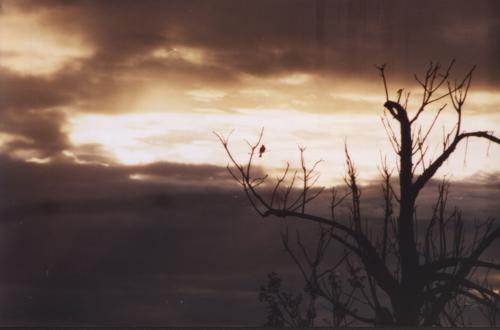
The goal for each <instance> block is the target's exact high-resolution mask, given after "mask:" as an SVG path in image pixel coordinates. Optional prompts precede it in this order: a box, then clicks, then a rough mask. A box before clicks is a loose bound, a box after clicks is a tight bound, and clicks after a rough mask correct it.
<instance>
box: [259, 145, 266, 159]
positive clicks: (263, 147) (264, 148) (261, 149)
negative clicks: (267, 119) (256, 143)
mask: <svg viewBox="0 0 500 330" xmlns="http://www.w3.org/2000/svg"><path fill="white" fill-rule="evenodd" d="M264 152H266V146H265V145H262V146H260V149H259V158H261V157H262V155H263V154H264Z"/></svg>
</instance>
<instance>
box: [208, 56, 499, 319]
mask: <svg viewBox="0 0 500 330" xmlns="http://www.w3.org/2000/svg"><path fill="white" fill-rule="evenodd" d="M453 65H454V61H452V62H451V63H450V64H449V65H448V66H447V67H445V68H444V70H443V68H441V66H440V65H439V64H435V63H432V62H431V63H430V65H429V68H428V69H427V71H426V72H425V75H424V77H423V78H419V77H417V76H416V75H415V79H416V81H417V82H418V84H419V85H420V87H421V89H422V93H423V96H422V100H421V102H420V104H419V106H418V107H417V108H416V109H415V110H413V111H411V112H410V110H409V109H408V108H409V106H408V104H409V102H408V101H409V98H410V93H409V92H408V93H404V90H402V89H400V90H398V91H397V98H396V99H395V100H391V99H390V98H389V94H390V93H389V88H388V84H387V79H386V74H385V65H382V66H379V67H377V69H378V70H379V72H380V75H381V78H382V82H383V86H384V90H385V98H386V101H385V103H384V108H385V109H384V115H383V116H382V122H383V124H384V127H385V129H386V132H387V135H388V139H389V140H390V142H391V145H392V147H393V149H394V152H395V153H396V155H397V159H398V161H397V172H398V174H399V182H398V184H397V187H396V188H395V187H394V186H393V183H394V180H393V179H392V174H393V171H392V170H391V169H390V168H389V166H388V164H387V162H386V161H385V160H384V162H383V163H382V166H381V168H380V171H381V174H382V178H383V181H382V182H383V183H382V195H383V199H384V204H385V207H384V217H383V219H381V222H377V223H375V222H372V221H370V223H368V221H367V220H366V219H367V218H366V217H363V216H362V214H361V207H360V205H361V189H360V186H359V184H358V182H357V170H356V168H355V165H354V163H353V162H352V160H351V158H350V156H349V153H348V150H347V147H346V149H345V154H346V167H347V173H346V177H345V183H346V186H347V190H346V192H345V193H344V194H341V195H340V194H339V191H340V190H339V189H338V188H335V187H334V188H332V189H331V203H330V205H329V209H330V211H329V213H330V216H322V215H318V214H314V213H312V212H309V211H308V205H309V204H310V203H311V202H312V201H313V200H315V199H316V198H317V197H318V196H320V194H322V193H323V192H324V188H317V187H316V186H315V184H316V181H317V179H318V173H317V171H316V167H317V165H318V164H319V162H316V163H314V164H313V165H312V166H310V167H308V166H307V164H306V162H305V159H304V151H305V148H300V157H301V158H300V159H301V167H300V169H298V170H295V171H294V170H292V169H291V168H290V166H289V165H288V166H287V167H286V169H285V170H284V172H283V175H282V176H280V177H278V178H277V179H276V182H275V183H273V184H271V185H270V184H269V181H270V179H269V177H268V176H267V175H265V176H262V177H255V176H254V174H253V171H252V166H253V160H254V157H255V155H256V154H257V153H258V150H259V149H258V148H259V146H262V138H263V130H262V131H261V132H260V135H259V137H258V139H257V141H256V142H255V143H248V146H249V150H250V152H249V157H248V159H247V160H246V163H244V164H243V163H240V162H239V161H238V160H237V159H236V158H235V156H234V155H233V153H232V152H231V150H230V148H229V139H228V138H226V137H224V136H222V135H220V134H217V133H216V135H217V137H218V138H219V139H220V142H221V143H222V146H223V147H224V148H225V151H226V152H227V155H228V157H229V160H230V165H228V167H227V169H228V171H229V173H230V174H231V175H232V177H233V178H234V179H235V180H236V181H237V182H238V183H239V184H240V185H241V187H242V188H243V191H244V192H245V194H246V196H247V198H248V200H249V202H250V203H251V205H252V206H253V208H254V209H255V211H256V212H257V213H258V214H259V215H260V216H261V217H264V218H267V217H277V218H286V219H292V218H293V219H299V220H303V221H307V222H312V223H316V224H318V225H319V228H320V230H319V238H318V240H317V244H316V246H315V249H314V250H313V251H311V250H310V249H309V250H308V249H307V248H306V246H305V244H303V243H302V241H301V238H300V235H299V233H297V239H296V243H297V244H296V245H297V247H298V252H297V251H295V250H294V249H293V248H292V247H291V244H290V240H289V235H288V230H287V232H286V234H284V235H283V243H284V246H285V249H286V251H287V252H288V253H289V254H290V256H291V257H292V259H293V261H294V262H295V263H296V265H297V267H298V268H299V270H300V272H301V274H302V276H303V277H304V280H305V282H306V288H307V290H306V291H307V292H308V293H310V294H312V296H311V297H312V298H311V304H312V305H311V306H313V307H314V306H315V304H316V303H317V301H319V300H322V301H323V302H327V303H328V304H329V308H330V309H331V311H332V314H331V315H332V317H331V322H332V323H331V324H332V325H337V326H338V325H344V326H345V325H349V324H352V323H355V324H371V325H399V326H421V325H424V326H434V325H453V326H456V325H466V324H467V320H466V318H465V316H464V315H465V314H466V312H467V311H468V309H470V306H474V304H476V305H478V306H480V309H481V311H482V312H483V314H484V315H485V317H486V318H487V320H488V322H490V324H494V323H495V321H496V318H497V315H498V313H499V312H500V309H499V301H500V300H499V298H500V295H499V294H498V291H495V290H493V289H492V288H491V287H490V286H489V285H488V283H487V282H486V281H485V279H487V276H488V274H489V272H494V271H500V264H499V262H498V260H497V261H488V260H483V259H482V258H481V257H482V256H483V254H484V252H485V251H486V250H487V249H488V248H490V247H491V246H492V244H493V243H494V242H495V241H496V240H497V239H499V237H500V226H499V225H496V224H495V222H494V220H492V219H491V220H487V221H484V222H482V223H479V222H475V223H474V225H473V228H472V229H471V230H469V229H468V232H469V233H470V234H466V231H465V228H466V227H467V226H468V223H465V222H464V220H463V219H462V214H461V212H460V211H459V210H456V209H455V210H453V211H452V212H451V213H450V212H447V211H446V204H447V198H448V188H449V184H448V182H446V181H443V182H442V184H441V185H439V189H438V198H437V200H436V204H435V205H434V208H433V215H432V217H431V218H430V219H427V220H420V219H417V217H416V202H417V199H418V196H419V194H420V192H421V191H422V189H423V188H424V187H425V186H426V185H427V184H428V183H429V181H430V180H431V179H432V178H433V177H434V175H435V174H436V172H437V171H438V169H439V168H441V166H442V165H443V164H444V163H445V162H446V161H447V160H448V158H449V157H450V156H451V154H452V153H453V152H454V151H455V150H456V148H457V146H458V145H459V144H460V143H462V142H463V141H467V140H468V139H469V138H480V139H485V140H488V141H489V143H491V142H493V143H495V144H500V140H499V139H498V138H497V137H495V136H494V135H493V133H492V132H488V131H473V132H467V131H464V130H463V129H462V113H463V106H464V104H465V101H466V99H467V95H468V92H469V88H470V85H471V80H472V73H473V71H474V67H473V68H472V69H471V70H470V71H469V72H468V73H467V74H466V75H465V76H464V77H463V78H462V79H461V80H459V81H452V80H451V79H450V73H451V71H452V68H453ZM444 100H449V101H448V102H449V104H451V106H452V108H453V111H454V112H455V113H456V116H457V119H456V122H455V125H454V127H453V128H452V129H451V131H448V132H446V133H445V134H444V136H443V141H442V142H443V144H442V151H441V153H440V154H439V156H437V157H435V158H431V157H429V155H428V150H429V142H428V140H429V136H430V134H431V131H433V129H434V126H435V123H436V121H437V119H438V117H439V116H440V114H441V113H442V111H443V110H444V109H445V108H446V104H444V105H442V106H438V107H437V111H436V112H435V115H434V119H433V120H432V122H431V124H430V125H429V126H428V127H426V128H424V127H423V124H421V121H419V119H420V118H421V115H422V114H423V113H424V112H428V111H430V109H431V108H432V107H434V106H435V105H437V104H439V103H441V102H439V101H442V102H443V101H444ZM391 123H396V124H397V125H398V126H399V130H396V129H394V128H393V125H392V124H391ZM341 203H344V204H345V203H349V206H350V216H348V217H339V216H338V215H337V214H336V209H337V208H338V207H339V205H340V204H341ZM380 224H381V225H380ZM419 227H420V228H424V230H420V231H419V230H418V228H419ZM328 249H333V250H334V251H335V252H336V253H337V255H338V253H340V252H342V253H341V255H340V257H338V258H337V259H336V260H335V261H334V262H332V260H331V258H326V257H325V256H326V255H327V250H328ZM341 268H342V269H344V270H345V273H344V278H341V277H340V276H339V272H338V270H339V269H341ZM481 275H482V276H481ZM274 281H276V279H275V278H274ZM278 291H279V290H278ZM274 292H275V293H276V292H277V291H276V290H275V291H274ZM268 293H269V290H268ZM271 296H272V295H268V296H267V297H268V298H269V299H267V301H268V302H269V301H270V297H271ZM264 300H265V299H264ZM274 303H275V306H274V307H275V311H280V310H279V307H280V306H281V308H283V306H285V305H280V304H279V303H276V301H275V300H274ZM294 303H297V301H296V300H295V301H294ZM313 307H310V308H309V309H311V308H313ZM276 308H278V309H276ZM281 311H282V309H281ZM295 315H298V314H295ZM296 319H297V318H296ZM299 319H301V320H302V319H303V318H299ZM308 322H311V321H310V320H309V321H308ZM299 323H300V322H299ZM303 324H304V323H302V325H303ZM282 325H285V324H284V323H282Z"/></svg>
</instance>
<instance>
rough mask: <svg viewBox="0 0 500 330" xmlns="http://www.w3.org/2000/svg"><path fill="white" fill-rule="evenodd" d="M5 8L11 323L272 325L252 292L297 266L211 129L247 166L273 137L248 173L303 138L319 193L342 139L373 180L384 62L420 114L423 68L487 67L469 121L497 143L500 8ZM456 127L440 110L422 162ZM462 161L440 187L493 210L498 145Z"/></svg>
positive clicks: (288, 152) (4, 208)
mask: <svg viewBox="0 0 500 330" xmlns="http://www.w3.org/2000/svg"><path fill="white" fill-rule="evenodd" d="M0 5H1V9H0V10H1V11H0V219H1V221H2V223H1V224H0V225H2V226H3V229H2V231H1V234H0V237H1V238H2V239H1V242H0V245H1V248H0V250H1V252H0V269H1V271H0V305H2V306H3V307H1V308H0V324H3V325H6V324H36V323H37V322H41V323H42V324H47V323H57V324H60V323H65V322H66V323H68V322H69V323H73V322H76V323H77V324H93V323H94V324H102V323H106V324H116V323H123V324H127V323H134V324H147V325H152V324H156V325H165V324H168V325H201V324H205V325H209V324H212V325H255V324H260V323H262V321H263V319H264V314H265V310H264V309H263V307H262V306H260V305H259V304H258V301H257V289H258V285H259V284H261V283H262V282H263V281H264V280H265V275H266V273H267V272H268V271H271V270H272V269H273V267H275V268H276V269H282V270H283V271H284V272H290V273H292V272H293V266H292V265H290V263H289V260H288V259H287V258H286V256H285V255H284V254H283V253H282V252H281V250H280V249H281V246H280V242H279V233H280V227H279V224H265V223H263V222H262V221H257V220H258V219H257V217H256V216H255V214H253V213H252V210H251V209H250V208H249V207H248V205H247V203H246V202H245V200H244V198H243V196H241V195H240V194H239V191H238V190H235V184H234V183H233V182H231V180H230V177H229V176H228V174H227V173H226V171H225V166H226V164H227V157H226V156H225V154H224V151H223V149H222V147H221V145H220V143H219V142H218V140H217V139H216V137H215V135H214V134H213V132H214V131H215V132H219V133H222V134H229V133H230V132H231V131H233V130H234V132H233V133H232V135H231V142H232V144H231V148H232V150H233V151H234V154H235V156H236V157H237V158H238V159H239V160H241V161H242V162H243V161H244V160H245V159H246V157H248V154H247V150H246V144H245V142H244V139H249V140H254V139H255V138H256V137H257V136H258V133H259V130H260V129H261V128H262V127H264V128H265V133H264V139H263V142H264V144H265V145H266V147H267V152H266V154H265V155H264V157H263V158H261V159H259V160H258V163H257V164H256V165H257V166H261V167H262V168H264V169H265V170H266V171H268V172H270V173H272V174H274V173H278V172H279V169H281V168H283V167H284V166H285V164H286V162H287V161H290V162H291V164H292V166H298V160H299V154H298V148H297V146H298V145H302V146H306V147H307V151H306V159H307V161H310V162H313V161H315V160H318V159H323V160H324V162H323V163H322V164H321V166H320V170H321V173H322V176H321V180H320V181H319V184H321V185H331V184H338V183H341V182H342V179H343V174H344V171H345V166H344V162H345V159H344V154H343V149H344V142H345V141H346V142H347V144H348V146H349V150H350V152H351V155H352V158H353V160H354V161H355V163H356V165H357V168H358V170H359V174H360V179H361V182H362V183H365V184H369V183H371V182H373V180H375V179H376V178H377V175H378V169H377V165H378V164H379V161H380V159H381V157H384V156H387V157H388V159H389V161H390V162H391V164H392V165H393V166H395V158H394V154H393V152H392V150H391V147H390V144H389V142H388V141H387V138H386V134H385V131H384V128H383V125H382V123H381V116H382V115H383V106H382V105H383V103H384V101H385V94H384V89H383V84H382V81H381V79H380V76H379V74H378V72H377V70H376V69H375V67H374V65H375V64H377V65H379V64H382V63H387V76H388V84H389V92H390V93H391V97H392V98H396V95H397V94H396V91H397V90H398V89H400V88H404V89H405V91H411V98H410V103H409V104H410V109H415V108H416V107H418V104H419V101H420V98H421V92H422V91H421V90H419V88H418V85H417V83H416V81H415V79H414V78H413V74H414V73H416V74H417V75H422V74H423V73H424V72H425V70H426V69H427V67H428V65H429V61H431V60H432V61H439V62H440V63H442V64H443V65H444V66H445V65H447V64H448V63H449V62H450V61H451V60H452V59H453V58H456V60H457V63H456V67H455V69H454V71H453V72H452V76H453V77H456V78H457V79H460V78H461V77H462V76H463V75H464V74H465V73H466V72H467V70H468V69H470V67H472V66H473V65H475V64H476V65H477V69H476V71H475V72H474V75H473V80H472V87H471V90H470V92H469V98H468V100H467V102H466V104H465V108H464V114H463V116H464V118H463V120H464V122H463V129H464V130H489V131H494V132H495V133H496V134H497V136H498V134H499V132H498V127H500V88H499V87H500V61H499V60H498V59H499V58H500V43H499V42H498V40H500V16H499V12H500V5H499V2H498V1H482V0H481V1H325V2H323V1H307V0H303V1H295V0H290V1H285V0H269V1H260V0H257V1H234V0H199V1H195V0H178V1H175V0H170V1H167V0H165V1H159V0H157V1H127V0H120V1H64V0H60V1H57V0H54V1H46V0H37V1H25V0H17V1H5V0H4V1H0ZM318 6H320V8H319V9H318ZM444 103H446V101H445V102H443V103H442V104H444ZM442 104H436V105H434V106H433V107H431V108H430V109H429V111H430V113H429V116H427V117H425V116H424V117H423V118H422V119H423V120H422V123H423V125H424V127H426V125H428V124H429V123H430V122H431V118H432V113H433V112H432V111H436V110H437V109H438V108H439V106H440V105H442ZM448 106H449V105H448ZM454 120H455V112H454V111H453V109H452V108H447V109H445V110H444V112H443V115H442V117H441V120H440V121H439V122H438V124H437V125H436V130H435V134H434V135H432V137H431V146H430V149H429V156H431V157H432V156H433V155H437V154H438V153H439V152H440V151H441V150H442V146H441V144H440V141H441V137H442V132H443V128H445V129H451V127H452V125H453V124H454ZM464 149H465V144H464V145H463V146H462V147H461V148H459V150H458V151H457V152H456V154H455V155H454V156H452V158H451V159H450V161H449V162H448V163H447V164H446V166H444V167H443V168H442V169H441V170H440V172H439V173H438V175H439V176H447V177H449V178H451V179H452V181H454V182H455V184H456V187H457V188H456V196H457V198H460V199H463V198H467V197H468V198H469V199H467V200H468V201H470V203H471V207H478V210H479V209H480V211H478V212H480V214H481V215H482V216H483V215H484V216H493V215H497V214H498V212H499V211H500V209H499V207H498V205H496V204H497V203H496V202H495V200H498V199H497V198H498V197H499V196H500V172H499V165H500V153H499V149H498V146H494V145H491V146H490V145H489V144H488V143H487V142H485V141H477V140H470V141H469V143H468V146H467V149H468V150H467V156H466V157H465V153H464ZM366 189H367V191H368V192H369V191H371V190H370V189H371V188H370V186H367V188H366ZM467 194H469V195H467ZM471 194H472V195H471ZM367 196H368V197H367V198H368V199H370V198H372V199H373V200H370V202H369V203H373V205H375V204H377V203H378V202H377V201H376V200H375V197H370V196H372V195H370V193H368V194H367ZM495 196H496V197H495ZM231 201H233V202H231ZM369 205H372V204H369ZM377 205H378V204H377ZM186 209H187V210H186ZM248 226H252V228H255V235H253V236H252V235H250V236H248V235H246V231H247V228H248ZM262 241H265V243H261V242H262ZM232 246H236V247H235V249H233V250H231V251H228V247H232ZM264 249H265V250H266V251H268V250H272V251H273V252H272V253H268V254H266V255H265V256H263V255H262V254H263V253H262V251H264ZM202 252H203V253H206V254H207V255H206V256H200V253H202ZM266 253H267V252H266ZM245 267H246V268H245ZM230 273H232V274H235V275H234V276H230V278H229V277H228V274H230ZM113 279H115V280H116V283H115V282H114V280H113ZM498 281H500V279H498ZM96 301H98V303H96ZM99 301H100V302H99ZM7 302H8V303H7ZM51 304H52V305H53V306H57V308H58V310H55V309H54V310H51V309H50V308H49V307H48V305H51ZM92 304H97V305H98V306H91V305H92ZM190 304H191V305H190ZM228 306H230V307H228ZM203 308H210V311H211V312H204V313H202V314H200V313H199V311H200V310H201V309H203ZM225 308H229V310H231V313H227V312H225V311H224V309H225ZM100 309H102V310H105V311H108V312H107V313H104V312H103V311H100ZM123 314H126V316H123ZM228 314H230V315H228ZM44 322H45V323H44Z"/></svg>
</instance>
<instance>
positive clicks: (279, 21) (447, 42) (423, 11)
mask: <svg viewBox="0 0 500 330" xmlns="http://www.w3.org/2000/svg"><path fill="white" fill-rule="evenodd" d="M317 6H319V8H320V10H317ZM23 7H24V8H25V9H31V10H36V9H35V8H40V7H44V8H45V9H47V8H48V9H50V10H52V11H53V15H52V16H50V22H49V23H51V24H53V25H54V26H55V28H58V27H59V28H63V27H64V28H67V29H69V30H70V31H71V30H78V31H80V32H83V33H84V34H85V36H86V38H87V39H88V40H89V41H90V42H91V43H92V44H94V45H95V46H96V47H97V53H96V55H95V58H94V61H93V63H100V64H99V65H103V67H104V66H106V70H111V69H112V68H117V67H122V66H123V65H124V64H125V63H126V60H127V59H130V58H134V57H137V56H142V55H144V54H146V53H147V52H149V51H151V50H153V49H155V48H158V47H166V48H168V47H172V46H176V45H187V46H193V47H199V48H201V49H203V50H207V51H211V52H212V53H213V54H212V56H213V59H214V64H215V65H216V66H217V67H218V68H219V74H224V72H225V71H227V70H229V71H234V72H247V73H250V74H255V75H269V74H278V73H283V72H284V73H287V72H293V71H308V72H315V73H326V74H328V75H331V74H335V73H337V74H342V75H345V74H349V75H353V74H356V75H358V74H362V75H363V76H366V77H368V78H370V79H372V78H374V73H373V64H374V63H382V62H387V63H390V64H391V66H393V67H394V68H395V69H396V70H397V71H396V72H400V74H398V75H399V76H400V77H412V74H413V72H416V71H417V72H418V71H421V70H422V69H423V67H425V65H426V64H427V62H428V61H429V60H433V59H434V60H441V61H444V62H446V61H449V60H450V59H451V58H454V57H457V58H458V59H459V61H460V62H461V63H464V66H470V65H472V64H473V63H477V64H479V68H480V70H479V71H478V74H479V77H480V79H481V80H482V82H483V83H485V82H488V81H490V82H495V83H496V82H497V76H498V75H497V74H496V73H498V65H497V63H496V61H495V60H494V59H495V58H496V57H497V54H496V48H495V47H496V46H495V45H496V42H495V40H496V39H495V38H496V37H497V35H498V24H499V23H498V17H496V15H495V13H496V11H495V9H498V4H497V3H496V2H495V1H476V2H474V3H470V2H467V1H461V2H456V1H440V2H439V3H437V4H436V3H435V1H419V2H418V3H415V2H413V1H384V2H373V1H355V2H351V1H335V2H329V1H316V2H312V1H307V0H300V1H295V0H294V1H282V0H274V1H252V2H234V1H228V0H215V1H210V2H206V1H196V0H195V1H146V2H140V3H139V2H134V1H105V2H102V1H84V2H71V3H70V4H67V3H61V2H59V1H33V2H24V3H23ZM193 22H196V24H193ZM478 49H480V50H481V51H480V52H478V51H477V50H478ZM367 59H369V61H367ZM136 64H137V63H136ZM122 68H123V67H122ZM203 72H204V70H203V66H202V67H200V75H199V76H200V77H202V76H203ZM212 78H214V77H212Z"/></svg>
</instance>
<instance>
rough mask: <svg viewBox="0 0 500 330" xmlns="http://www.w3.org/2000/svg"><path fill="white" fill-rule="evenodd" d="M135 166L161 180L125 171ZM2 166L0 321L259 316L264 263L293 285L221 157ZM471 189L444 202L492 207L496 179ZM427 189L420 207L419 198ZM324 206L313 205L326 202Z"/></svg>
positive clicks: (376, 204) (376, 198)
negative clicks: (193, 161)
mask: <svg viewBox="0 0 500 330" xmlns="http://www.w3.org/2000/svg"><path fill="white" fill-rule="evenodd" d="M133 173H144V174H150V175H155V176H157V177H162V178H165V180H164V181H160V180H153V181H148V180H145V181H136V180H131V179H130V178H129V177H130V175H131V174H133ZM0 175H1V181H2V187H3V188H2V190H1V191H0V219H2V221H1V222H0V225H1V226H2V228H3V229H2V234H1V236H2V237H1V238H2V240H1V241H2V246H3V248H2V251H4V252H3V253H2V254H0V264H1V266H2V269H3V270H4V271H2V272H1V273H0V283H1V286H0V299H1V300H2V301H3V302H4V305H5V308H3V309H2V312H1V314H0V316H1V319H2V322H3V323H9V324H12V325H15V324H18V325H28V324H38V325H40V324H68V323H70V324H80V325H90V324H99V325H117V324H118V325H120V324H128V325H134V324H136V325H138V324H142V325H144V324H150V325H167V324H168V325H205V326H207V325H214V326H215V325H218V326H220V325H258V324H260V323H261V322H262V321H263V320H264V315H265V307H264V306H263V305H261V304H260V303H259V302H258V300H257V294H258V287H259V285H260V284H262V283H263V282H264V281H265V276H266V274H267V273H268V272H270V271H277V272H279V273H280V274H282V275H283V276H284V277H285V278H286V283H287V285H292V287H296V286H298V287H297V290H299V289H300V285H301V282H300V277H299V274H298V272H297V270H296V269H295V267H294V266H293V263H292V262H291V260H289V258H288V256H287V255H286V254H285V253H284V251H283V249H282V246H281V241H280V233H281V232H282V230H283V226H282V221H281V220H280V219H266V220H265V221H262V220H261V219H260V218H258V216H257V215H256V214H255V212H254V211H253V210H252V208H251V207H250V205H249V203H248V202H247V200H246V199H245V197H244V194H242V192H241V191H239V189H237V188H236V186H235V185H234V184H232V183H230V181H226V180H224V177H226V178H228V179H229V176H228V174H227V173H226V170H225V168H223V167H216V166H208V165H202V166H194V165H180V164H171V163H158V164H152V165H147V166H118V167H104V166H99V165H91V164H87V165H77V164H73V163H69V162H68V163H58V164H29V163H24V162H19V161H14V160H10V159H7V158H5V157H3V158H2V159H1V162H0ZM214 178H215V180H216V182H218V183H219V184H218V186H214V185H212V184H211V181H212V180H213V179H214ZM167 179H170V180H167ZM34 180H36V182H37V184H36V185H33V184H32V182H35V181H34ZM489 180H490V181H491V179H489ZM194 182H197V184H194ZM474 187H477V188H478V190H476V189H475V188H474ZM480 187H481V185H480V184H477V183H476V184H474V185H473V184H469V183H467V182H463V183H460V184H457V185H456V187H455V186H452V192H453V194H452V195H451V196H450V203H451V204H455V201H456V202H457V204H462V200H463V199H456V198H458V197H462V198H464V199H465V200H467V201H468V205H467V210H465V211H468V210H470V211H477V210H478V209H479V208H481V210H482V213H476V214H475V215H476V216H478V217H479V216H481V217H482V216H483V214H484V215H485V216H487V215H488V214H489V215H494V214H498V211H499V210H498V205H497V203H495V201H496V200H497V199H498V198H497V197H498V196H497V195H498V194H499V190H498V183H496V184H494V185H491V187H490V188H487V189H482V190H479V188H480ZM434 188H435V187H434V186H433V184H432V187H430V188H429V190H428V191H426V192H425V193H424V196H423V198H422V200H421V201H420V202H419V205H420V206H419V210H421V209H422V210H423V209H427V208H428V207H429V202H430V201H432V198H433V197H432V196H434V195H435V192H434V190H435V189H434ZM362 189H363V195H362V199H363V206H364V209H363V214H366V215H368V214H371V215H376V214H378V213H380V212H382V205H381V204H382V203H381V200H380V194H379V187H378V185H377V184H374V185H373V186H366V187H363V188H362ZM487 196H489V197H488V198H486V197H487ZM494 196H496V197H494ZM325 198H327V197H325ZM325 205H326V204H325ZM325 205H322V206H321V208H319V207H318V208H316V210H318V212H321V211H320V210H321V209H323V208H324V209H325V212H328V210H327V207H325ZM368 210H370V211H369V212H368ZM342 212H344V213H346V212H348V209H347V205H346V207H344V208H343V211H342ZM419 214H421V213H419ZM472 215H473V214H472ZM466 217H467V219H469V217H468V215H467V216H466ZM290 225H291V226H292V227H291V230H295V228H297V229H299V230H300V231H301V233H302V235H304V237H305V242H308V241H309V240H310V239H313V238H314V235H315V234H314V233H315V231H316V226H313V225H305V224H304V225H300V223H298V224H294V223H291V224H290ZM181 301H182V302H181ZM7 302H8V303H7ZM47 306H50V308H49V307H47ZM228 310H229V311H231V313H228V312H227V311H228ZM124 311H126V312H124Z"/></svg>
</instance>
